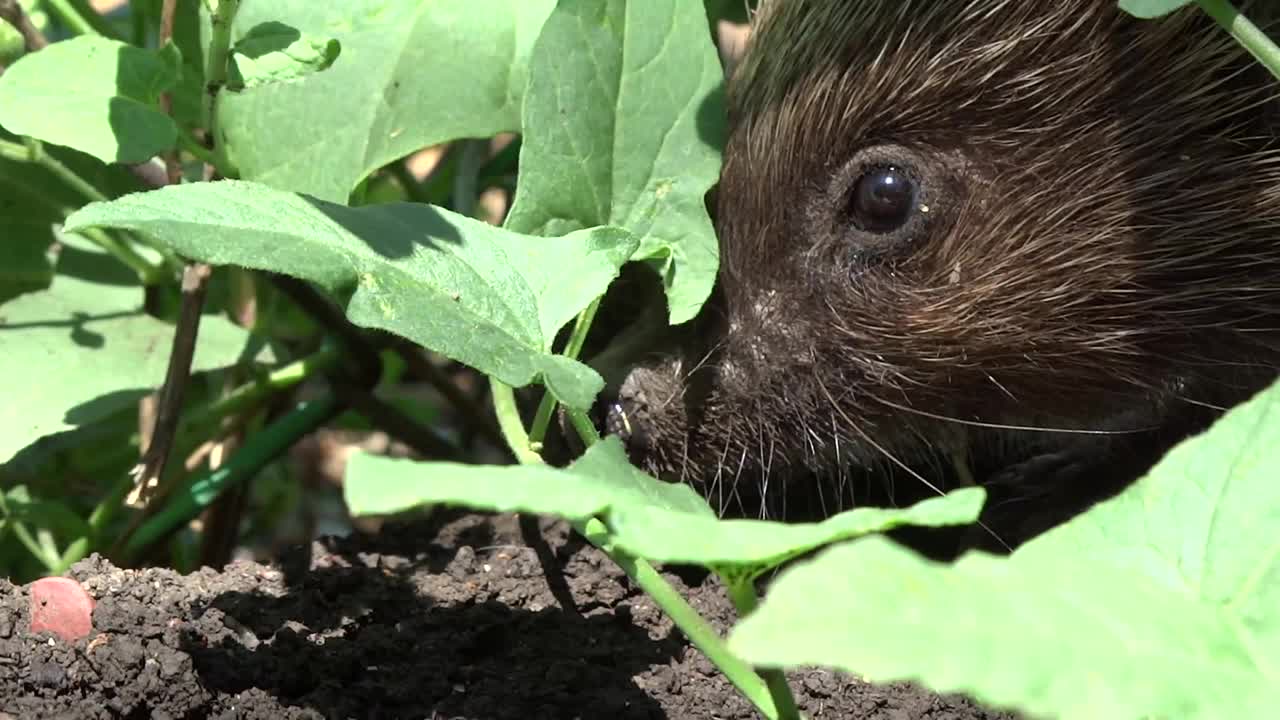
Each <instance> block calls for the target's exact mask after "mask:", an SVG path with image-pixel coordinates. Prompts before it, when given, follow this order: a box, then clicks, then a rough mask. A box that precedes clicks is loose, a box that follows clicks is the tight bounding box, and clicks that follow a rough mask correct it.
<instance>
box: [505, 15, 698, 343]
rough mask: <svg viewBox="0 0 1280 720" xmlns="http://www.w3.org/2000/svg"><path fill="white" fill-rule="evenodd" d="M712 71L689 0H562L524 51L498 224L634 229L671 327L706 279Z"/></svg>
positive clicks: (550, 229) (543, 229)
mask: <svg viewBox="0 0 1280 720" xmlns="http://www.w3.org/2000/svg"><path fill="white" fill-rule="evenodd" d="M722 82H723V70H722V69H721V66H720V61H719V59H718V57H717V55H716V50H715V47H714V46H713V44H712V42H711V37H710V33H709V32H708V29H707V16H706V11H705V10H704V8H703V6H702V3H696V2H683V1H681V0H563V1H562V2H561V3H560V4H559V5H558V6H557V7H556V10H555V12H554V13H552V15H551V17H550V18H549V19H548V20H547V23H546V26H545V27H544V28H543V32H542V35H541V36H539V38H538V42H537V45H536V46H535V47H534V52H533V57H532V59H531V61H530V80H529V90H528V95H527V97H526V98H525V107H524V119H523V126H524V145H523V147H522V148H521V153H520V183H519V185H518V186H517V188H516V197H515V201H514V204H513V206H512V209H511V214H510V216H509V217H508V219H507V223H506V226H507V227H509V228H511V229H513V230H517V231H520V232H528V233H537V234H543V235H563V234H565V233H568V232H570V231H573V230H577V229H579V228H584V227H592V226H596V225H615V226H620V227H624V228H626V229H628V230H630V231H631V232H633V233H635V234H636V235H637V236H639V237H641V238H643V244H642V245H641V246H640V250H639V252H638V253H637V254H636V259H640V260H648V261H649V262H650V264H651V265H653V267H654V268H655V269H656V270H657V271H658V272H659V273H660V274H661V276H662V278H663V282H664V283H665V285H666V289H667V304H668V306H669V308H670V317H671V321H672V322H673V323H680V322H684V321H685V320H688V319H689V318H692V317H693V316H694V315H695V314H696V313H697V311H698V309H699V308H700V307H701V305H702V303H703V301H704V300H706V298H707V296H708V295H709V294H710V292H711V286H712V284H713V283H714V282H715V274H716V268H717V264H718V262H719V256H718V249H717V245H716V238H715V233H714V230H713V229H712V227H711V221H710V219H709V218H708V216H707V211H706V206H705V203H704V197H705V195H706V193H707V190H708V189H709V188H710V187H711V186H712V185H713V184H714V183H715V181H716V178H717V176H718V173H719V170H720V147H721V145H722V133H723V127H722V126H723V122H724V118H723V115H724V109H723V107H722V102H721V95H720V87H721V85H722Z"/></svg>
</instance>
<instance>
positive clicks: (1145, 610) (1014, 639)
mask: <svg viewBox="0 0 1280 720" xmlns="http://www.w3.org/2000/svg"><path fill="white" fill-rule="evenodd" d="M1278 403H1280V383H1278V384H1277V385H1275V386H1273V387H1272V388H1270V389H1269V390H1267V391H1265V392H1263V393H1260V394H1259V395H1258V396H1257V397H1255V398H1254V399H1252V400H1250V401H1249V402H1248V403H1245V404H1244V405H1242V406H1240V407H1238V408H1236V409H1234V410H1232V411H1231V412H1230V413H1228V414H1227V415H1226V416H1225V417H1224V418H1223V419H1222V420H1220V421H1219V422H1218V423H1217V424H1216V425H1215V426H1214V427H1213V428H1212V429H1211V430H1210V431H1209V432H1207V433H1205V434H1203V435H1201V436H1199V437H1196V438H1193V439H1191V440H1188V441H1186V442H1184V443H1182V444H1181V445H1179V446H1178V447H1176V448H1175V449H1174V450H1173V451H1171V452H1170V453H1169V454H1168V455H1167V456H1166V457H1165V458H1164V459H1163V460H1162V461H1161V462H1160V463H1159V464H1158V465H1157V466H1156V467H1155V468H1154V469H1153V470H1152V471H1151V472H1150V473H1149V474H1148V476H1147V477H1146V478H1144V479H1142V480H1141V481H1139V482H1138V483H1137V484H1135V485H1134V486H1132V487H1130V488H1129V489H1128V490H1126V491H1125V492H1124V493H1122V494H1121V495H1120V496H1118V497H1116V498H1115V499H1113V500H1110V501H1107V502H1104V503H1101V504H1099V505H1098V506H1097V507H1095V508H1094V509H1092V510H1090V511H1089V512H1087V513H1085V514H1084V515H1081V516H1080V517H1078V518H1077V519H1075V520H1073V521H1072V522H1070V523H1068V524H1066V525H1064V526H1062V527H1059V528H1056V529H1054V530H1052V531H1050V532H1049V533H1046V534H1045V535H1043V536H1041V537H1039V538H1037V539H1035V540H1033V541H1032V542H1030V543H1028V544H1027V545H1026V546H1024V547H1023V548H1020V549H1019V550H1018V551H1017V552H1015V553H1014V554H1013V556H1012V557H1010V558H1008V559H1004V558H995V557H991V556H987V555H983V554H976V553H975V554H970V555H968V556H966V557H964V558H962V559H961V560H960V561H959V562H957V563H956V564H955V565H954V566H947V565H941V564H935V563H931V562H928V561H926V560H923V559H921V558H919V557H918V556H916V555H914V554H912V553H910V552H908V551H906V550H904V549H902V548H900V547H897V546H894V545H892V544H890V543H888V542H886V541H883V540H881V539H878V538H870V539H864V540H859V541H856V542H854V543H852V544H851V545H849V546H846V547H841V548H837V549H834V550H831V551H829V552H827V553H825V554H824V555H822V556H821V557H820V558H818V559H817V560H815V561H813V562H811V563H806V564H804V565H802V566H799V567H796V568H795V569H793V570H791V571H789V572H787V573H785V574H784V576H783V577H781V578H779V580H778V581H777V582H776V583H775V585H774V587H773V589H772V591H771V593H770V595H769V597H768V598H767V599H766V601H765V602H764V604H763V605H762V606H761V608H760V610H759V611H758V612H756V613H754V614H753V615H751V616H750V617H748V618H747V619H746V620H745V621H743V623H742V624H741V625H740V626H739V627H738V628H737V629H735V630H734V632H733V635H732V636H731V638H730V646H731V647H732V648H734V649H735V650H736V651H737V652H739V653H741V654H742V655H743V656H744V657H745V658H746V659H748V660H750V661H751V662H754V663H760V664H762V665H768V666H776V665H782V666H796V665H810V664H818V665H827V666H834V667H839V668H843V669H845V670H848V671H850V672H855V673H858V674H859V675H861V676H864V677H867V678H868V679H871V680H875V681H888V680H897V679H908V678H913V679H920V680H922V681H923V682H924V683H926V684H927V685H929V686H930V687H932V688H933V689H935V690H940V691H964V692H968V693H971V694H972V695H973V696H974V697H977V698H979V699H981V700H984V701H987V702H989V703H992V704H997V705H1005V706H1015V707H1018V708H1020V709H1022V710H1025V711H1027V712H1030V713H1032V714H1034V715H1040V716H1045V717H1057V718H1065V719H1068V720H1070V719H1072V718H1081V719H1084V718H1110V717H1115V718H1129V717H1134V718H1136V717H1169V718H1174V717H1176V718H1185V719H1187V720H1196V719H1198V718H1206V719H1207V718H1230V717H1241V718H1243V717H1265V716H1266V715H1267V714H1268V713H1269V712H1270V709H1271V708H1273V707H1274V705H1275V704H1276V703H1277V702H1280V690H1277V688H1280V684H1278V682H1280V532H1278V530H1280V483H1277V482H1276V477H1277V476H1278V475H1280V405H1278ZM1189 678H1190V679H1194V681H1193V682H1191V681H1189ZM1264 708H1266V711H1265V712H1264V711H1263V709H1264Z"/></svg>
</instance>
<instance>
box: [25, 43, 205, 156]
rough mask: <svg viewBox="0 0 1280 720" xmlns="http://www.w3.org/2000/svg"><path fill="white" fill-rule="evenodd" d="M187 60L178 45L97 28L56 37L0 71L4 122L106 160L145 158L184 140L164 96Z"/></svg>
mask: <svg viewBox="0 0 1280 720" xmlns="http://www.w3.org/2000/svg"><path fill="white" fill-rule="evenodd" d="M180 68H181V58H179V57H178V52H177V48H176V47H173V46H170V47H169V48H166V50H164V51H161V52H155V51H152V50H144V49H142V48H136V47H133V46H131V45H126V44H124V43H122V42H118V41H115V40H108V39H107V38H103V37H100V36H96V35H85V36H81V37H77V38H73V39H71V40H67V41H64V42H59V43H54V44H52V45H50V46H49V47H47V48H45V49H44V50H41V51H40V52H38V53H31V54H29V55H27V56H25V57H23V58H22V59H21V60H19V61H18V62H16V63H14V64H13V66H12V67H10V68H9V69H8V70H7V71H5V73H4V75H3V76H0V125H4V127H5V128H7V129H8V130H9V131H10V132H14V133H17V134H20V135H29V136H31V137H34V138H38V139H40V140H44V141H47V142H50V143H55V144H58V145H65V146H67V147H71V148H75V149H77V150H80V151H82V152H85V153H88V154H90V155H92V156H94V157H96V158H98V159H100V160H102V161H104V162H119V163H139V162H144V161H146V160H148V159H150V158H151V157H153V156H155V155H156V154H157V153H159V152H161V151H164V150H168V149H170V148H172V147H173V145H174V143H175V142H176V140H177V128H176V127H175V126H174V124H173V120H171V119H170V118H169V116H168V115H166V114H165V113H163V112H161V111H160V107H159V104H158V103H159V98H160V94H161V93H163V92H164V91H166V90H168V89H170V88H172V87H174V86H175V85H177V83H178V80H179V77H180V72H181V70H180Z"/></svg>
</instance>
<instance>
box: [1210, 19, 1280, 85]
mask: <svg viewBox="0 0 1280 720" xmlns="http://www.w3.org/2000/svg"><path fill="white" fill-rule="evenodd" d="M1196 1H1197V3H1198V4H1199V5H1200V9H1201V10H1204V11H1205V12H1206V13H1208V14H1209V16H1210V17H1212V18H1213V19H1214V20H1216V21H1217V22H1218V24H1219V25H1221V26H1222V28H1223V29H1225V30H1226V31H1227V32H1229V33H1231V36H1232V37H1234V38H1235V39H1236V41H1237V42H1239V43H1240V44H1241V45H1243V46H1244V48H1245V49H1246V50H1248V51H1249V52H1250V53H1251V54H1252V55H1253V56H1254V57H1255V58H1257V59H1258V62H1260V63H1262V64H1263V65H1264V66H1265V67H1266V68H1267V69H1268V70H1270V71H1271V74H1272V75H1275V76H1276V77H1277V78H1280V47H1276V44H1275V43H1274V42H1272V41H1271V39H1270V38H1269V37H1267V35H1266V33H1264V32H1262V30H1260V29H1259V28H1258V26H1257V25H1254V24H1253V22H1251V21H1250V20H1249V18H1247V17H1245V16H1244V15H1243V14H1241V13H1240V11H1239V10H1237V9H1236V8H1235V7H1234V6H1233V5H1232V4H1231V2H1230V0H1196Z"/></svg>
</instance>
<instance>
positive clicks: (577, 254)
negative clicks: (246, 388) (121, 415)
mask: <svg viewBox="0 0 1280 720" xmlns="http://www.w3.org/2000/svg"><path fill="white" fill-rule="evenodd" d="M66 227H67V229H68V230H77V229H83V228H88V227H116V228H126V229H129V230H135V231H137V232H140V233H143V234H145V235H148V236H150V237H153V238H155V239H156V240H157V241H159V242H160V243H163V244H164V245H166V246H168V247H170V248H172V249H173V250H174V251H176V252H177V253H179V254H180V255H183V256H185V257H190V258H193V259H198V260H202V261H205V262H210V263H214V264H219V265H238V266H241V267H248V268H253V269H257V270H270V271H273V272H280V273H285V274H288V275H293V276H295V277H299V278H302V279H305V280H310V281H311V282H314V283H317V284H319V285H320V286H322V287H324V288H325V289H326V290H328V291H330V292H332V293H334V294H335V295H337V296H339V298H340V299H342V300H344V301H345V302H346V309H347V315H348V317H350V318H351V321H352V322H354V323H356V324H358V325H362V326H365V327H373V328H381V329H384V330H388V331H390V332H393V333H396V334H398V335H401V336H403V337H406V338H409V339H410V340H413V341H415V342H417V343H420V344H422V345H424V346H426V347H428V348H431V349H432V350H435V351H437V352H440V353H443V354H445V355H447V356H449V357H451V358H453V359H455V360H458V361H460V362H463V363H466V364H468V365H471V366H472V367H474V368H476V369H478V370H480V371H482V372H485V373H488V374H490V375H493V376H494V377H496V378H498V379H499V380H501V381H502V382H504V383H507V384H509V385H513V386H522V385H527V384H528V383H530V382H532V381H533V380H534V379H536V378H538V377H539V376H541V375H544V374H545V375H546V376H547V380H548V387H550V388H551V389H552V390H553V391H554V392H555V393H556V396H557V397H558V398H559V399H560V400H561V401H562V402H565V403H566V404H568V405H570V406H572V407H578V408H585V407H587V406H589V405H590V404H591V402H592V400H593V399H594V398H595V395H596V393H598V392H599V390H600V388H601V387H602V385H603V381H602V380H601V378H600V376H599V375H598V374H596V373H595V371H593V370H591V369H589V368H587V367H586V366H585V365H582V364H580V363H577V362H574V361H572V360H568V359H566V358H564V357H561V356H556V355H553V354H552V353H551V352H550V349H551V343H552V341H553V340H554V337H555V333H556V331H557V330H559V329H560V327H561V326H563V325H564V324H565V323H566V322H567V321H568V320H569V319H570V318H572V317H573V316H574V315H575V314H577V313H578V312H580V311H581V310H582V309H583V308H585V307H586V306H587V305H588V304H590V303H591V301H592V300H594V299H595V298H596V297H598V296H600V295H601V294H602V293H603V292H604V290H605V288H606V287H608V284H609V282H611V281H612V280H613V278H614V277H615V276H616V275H617V273H618V268H619V267H620V266H621V265H622V263H624V262H625V261H626V259H627V257H628V256H629V255H630V254H631V253H632V252H634V251H635V248H636V244H637V241H636V240H635V239H634V238H632V237H631V236H630V235H629V234H628V233H625V232H623V231H621V230H618V229H612V228H594V229H591V230H583V231H581V232H577V233H574V234H572V235H569V236H567V237H563V238H554V239H547V238H531V237H527V236H523V235H518V234H516V233H512V232H508V231H506V230H503V229H501V228H497V227H493V226H491V225H488V224H486V223H483V222H480V221H478V220H472V219H470V218H466V217H463V216H461V215H457V214H454V213H450V212H448V211H446V210H442V209H439V208H435V207H432V206H429V205H421V204H411V203H390V204H385V205H376V206H370V207H362V208H348V207H345V206H342V205H337V204H334V203H328V202H324V201H321V200H315V199H313V198H307V197H304V196H301V195H295V194H293V193H286V192H280V191H278V190H272V189H271V188H268V187H265V186H262V185H257V184H254V183H246V182H237V181H226V182H217V183H195V184H191V185H183V186H176V187H173V186H171V187H167V188H164V189H161V190H157V191H154V192H149V193H137V194H134V195H129V196H126V197H123V198H120V199H119V200H115V201H112V202H109V203H95V204H91V205H88V206H86V207H85V208H84V209H82V210H80V211H79V212H77V213H75V214H74V215H73V216H71V217H70V218H69V219H68V220H67V224H66ZM553 271H554V272H556V273H558V274H559V275H558V277H556V278H553V277H551V276H550V275H549V273H551V272H553Z"/></svg>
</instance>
